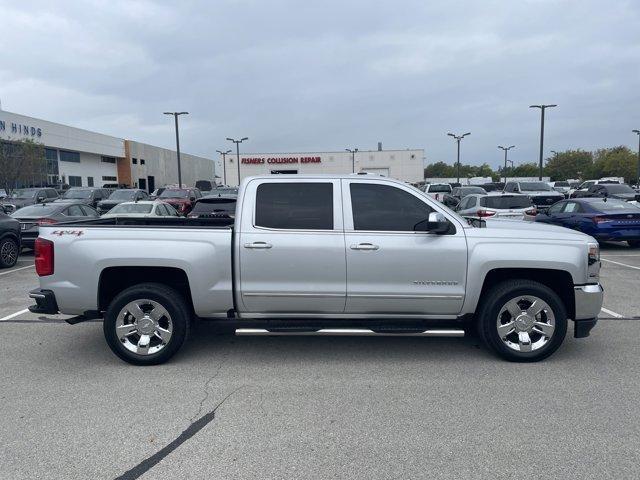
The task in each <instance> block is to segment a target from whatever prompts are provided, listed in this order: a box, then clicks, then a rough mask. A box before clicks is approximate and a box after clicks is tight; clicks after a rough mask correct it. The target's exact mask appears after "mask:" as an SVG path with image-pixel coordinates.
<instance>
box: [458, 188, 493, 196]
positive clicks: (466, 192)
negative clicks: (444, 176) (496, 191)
mask: <svg viewBox="0 0 640 480" xmlns="http://www.w3.org/2000/svg"><path fill="white" fill-rule="evenodd" d="M460 193H462V194H463V195H471V194H472V193H479V194H481V195H482V194H485V193H487V191H486V190H485V189H484V188H482V187H461V188H460Z"/></svg>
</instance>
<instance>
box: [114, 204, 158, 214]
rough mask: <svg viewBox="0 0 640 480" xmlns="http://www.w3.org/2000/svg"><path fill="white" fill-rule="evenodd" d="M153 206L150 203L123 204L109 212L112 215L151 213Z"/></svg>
mask: <svg viewBox="0 0 640 480" xmlns="http://www.w3.org/2000/svg"><path fill="white" fill-rule="evenodd" d="M152 208H153V205H151V204H150V203H121V204H120V205H116V206H115V207H113V208H112V209H111V211H110V212H109V213H110V214H111V213H151V209H152Z"/></svg>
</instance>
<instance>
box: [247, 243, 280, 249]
mask: <svg viewBox="0 0 640 480" xmlns="http://www.w3.org/2000/svg"><path fill="white" fill-rule="evenodd" d="M272 246H273V245H271V244H270V243H267V242H253V243H245V244H244V248H271V247H272Z"/></svg>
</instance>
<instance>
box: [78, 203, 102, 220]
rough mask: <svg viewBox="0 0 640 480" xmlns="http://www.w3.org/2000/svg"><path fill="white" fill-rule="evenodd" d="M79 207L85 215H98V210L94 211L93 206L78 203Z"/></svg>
mask: <svg viewBox="0 0 640 480" xmlns="http://www.w3.org/2000/svg"><path fill="white" fill-rule="evenodd" d="M80 208H81V209H82V212H83V213H84V214H85V216H87V217H97V216H98V212H96V211H95V210H94V209H93V208H91V207H90V206H88V205H80Z"/></svg>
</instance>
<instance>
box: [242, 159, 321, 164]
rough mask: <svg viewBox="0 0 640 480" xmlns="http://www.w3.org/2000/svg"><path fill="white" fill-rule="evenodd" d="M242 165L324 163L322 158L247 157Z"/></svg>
mask: <svg viewBox="0 0 640 480" xmlns="http://www.w3.org/2000/svg"><path fill="white" fill-rule="evenodd" d="M240 163H243V164H254V165H255V164H263V163H271V164H283V163H286V164H291V163H322V160H321V159H320V157H245V158H243V159H242V160H241V161H240Z"/></svg>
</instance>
